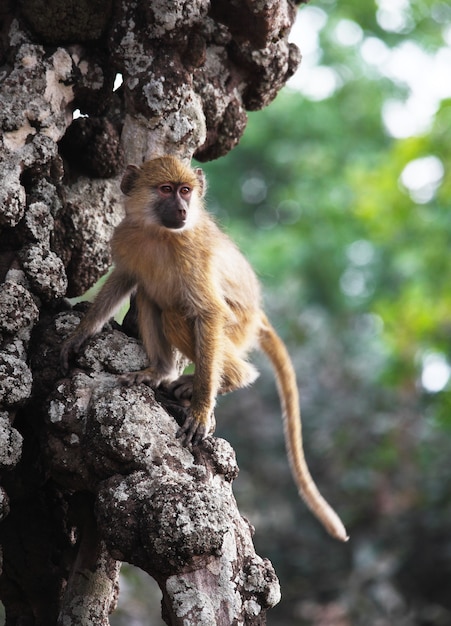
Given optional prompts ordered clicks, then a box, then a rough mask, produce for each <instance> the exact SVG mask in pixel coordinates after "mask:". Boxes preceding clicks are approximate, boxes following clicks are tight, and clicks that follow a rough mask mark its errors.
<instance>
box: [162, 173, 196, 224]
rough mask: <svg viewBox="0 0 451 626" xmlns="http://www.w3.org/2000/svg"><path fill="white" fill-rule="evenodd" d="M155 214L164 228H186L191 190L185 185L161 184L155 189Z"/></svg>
mask: <svg viewBox="0 0 451 626" xmlns="http://www.w3.org/2000/svg"><path fill="white" fill-rule="evenodd" d="M156 191H157V194H158V200H157V202H156V203H155V213H156V215H157V216H158V218H159V219H160V221H161V225H162V226H165V227H166V228H172V229H176V230H178V229H179V228H183V227H184V226H186V221H187V218H188V212H189V210H190V206H189V204H190V200H191V195H192V189H191V187H190V186H189V185H188V184H187V183H172V182H168V183H163V184H161V185H159V186H158V187H157V190H156Z"/></svg>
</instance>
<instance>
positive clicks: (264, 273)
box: [112, 0, 451, 626]
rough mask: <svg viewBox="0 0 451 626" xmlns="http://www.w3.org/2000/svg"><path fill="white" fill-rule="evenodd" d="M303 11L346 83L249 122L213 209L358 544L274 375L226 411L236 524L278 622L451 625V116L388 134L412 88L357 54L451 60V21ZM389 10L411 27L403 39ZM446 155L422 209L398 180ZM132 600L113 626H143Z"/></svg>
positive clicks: (425, 8)
mask: <svg viewBox="0 0 451 626" xmlns="http://www.w3.org/2000/svg"><path fill="white" fill-rule="evenodd" d="M389 4H391V6H389ZM306 10H314V11H317V12H318V13H317V17H319V18H321V19H322V20H323V22H324V23H323V26H322V28H321V29H320V30H319V43H320V58H319V59H318V63H319V64H320V65H321V66H325V67H327V68H330V69H332V70H333V71H334V72H335V75H336V76H337V77H338V83H339V85H338V87H337V88H336V89H335V90H334V91H333V93H331V94H330V95H329V97H327V98H324V99H321V100H313V99H309V98H308V97H306V96H305V95H303V94H302V93H300V92H299V91H295V90H293V89H289V88H287V89H285V90H284V91H283V92H282V93H281V94H280V95H279V96H278V98H277V99H276V101H275V102H274V103H273V104H272V105H271V106H270V107H269V108H268V109H266V110H264V111H261V112H257V113H252V114H250V116H249V124H248V127H247V130H246V132H245V136H244V138H243V139H242V141H241V143H240V145H239V146H238V147H237V148H236V149H235V150H234V151H233V152H232V153H230V154H229V155H228V156H227V157H225V158H223V159H220V160H219V161H217V162H213V163H211V164H207V165H206V166H205V169H206V172H207V177H208V180H209V192H208V206H209V208H210V210H211V211H212V212H214V213H215V214H216V216H217V219H218V221H219V222H220V223H221V224H222V225H223V226H224V228H225V229H226V230H228V231H229V233H230V234H231V235H232V237H233V238H234V239H235V240H236V241H237V242H238V244H239V245H240V247H241V249H242V250H243V251H244V252H245V254H246V255H247V256H248V258H249V259H250V260H251V262H252V264H253V265H254V267H255V268H256V270H257V272H258V274H259V276H260V278H261V280H262V283H263V285H264V293H265V305H266V308H267V310H268V313H269V315H270V317H271V319H272V320H273V322H274V324H275V326H276V327H277V328H278V330H279V332H280V334H281V335H282V336H283V338H284V340H285V341H286V343H287V346H288V347H289V350H290V352H291V354H292V356H293V360H294V362H295V366H296V369H297V371H298V375H299V383H300V389H301V395H302V408H303V421H304V433H305V448H306V454H307V456H308V462H309V464H310V466H311V469H312V473H313V474H314V476H315V478H316V480H317V482H318V484H319V486H320V489H321V490H322V491H323V493H324V495H325V496H326V497H327V498H328V499H329V500H330V501H331V503H332V504H333V505H334V507H335V508H336V509H337V511H338V512H339V513H340V515H341V516H342V518H343V519H344V521H345V523H346V525H347V528H348V531H349V533H350V535H351V540H350V542H349V543H348V544H346V545H338V544H336V543H335V542H334V541H333V540H331V539H330V538H328V537H327V536H326V535H325V534H324V532H323V531H322V529H321V528H319V527H318V524H317V523H316V521H315V520H314V519H313V518H312V516H311V515H310V514H309V513H308V512H307V511H306V510H305V507H304V505H303V504H302V503H301V502H299V500H298V497H297V494H296V493H295V489H294V487H293V485H292V481H291V477H290V475H289V471H288V467H287V463H286V458H285V452H284V447H283V439H282V428H281V424H280V418H279V407H278V401H277V397H276V395H275V387H274V383H273V378H272V374H271V372H270V371H269V370H268V367H267V365H266V364H265V362H264V361H263V360H261V361H258V363H259V366H260V369H261V370H262V376H261V378H260V381H259V382H257V384H256V385H255V386H254V387H253V388H252V389H250V390H245V391H240V392H236V393H235V394H232V396H230V397H227V398H225V399H223V401H222V402H221V403H220V406H219V408H218V412H217V419H218V432H217V434H219V435H220V436H224V437H226V438H227V439H229V440H230V441H231V443H232V445H233V446H234V447H235V449H236V451H237V457H238V463H239V465H240V467H241V474H240V477H239V478H238V480H237V481H236V495H237V499H238V501H239V505H240V509H241V510H242V511H243V513H244V514H245V515H246V516H247V517H249V519H250V520H251V522H252V523H253V524H254V525H255V527H256V535H255V542H256V544H257V549H258V552H259V554H261V555H262V556H268V557H269V558H270V559H271V561H272V562H273V564H274V566H275V568H276V571H277V573H278V575H279V577H280V580H281V585H282V592H283V599H282V602H281V604H280V605H279V607H277V608H276V609H275V610H274V611H272V612H271V613H270V614H269V616H268V623H269V624H272V625H273V626H296V625H301V624H302V625H303V624H315V625H317V626H320V625H321V626H333V625H336V626H348V625H353V626H355V625H362V626H373V625H374V626H376V625H378V626H380V625H382V626H385V625H392V624H396V625H401V626H404V625H406V626H407V625H409V626H410V625H423V624H424V625H425V626H426V625H442V624H443V625H444V624H450V623H451V596H450V594H449V589H450V585H451V534H450V532H449V519H450V513H451V510H450V509H451V505H450V503H451V493H450V476H451V472H450V470H449V451H450V445H451V437H450V429H451V410H450V409H451V397H450V391H449V385H448V384H443V385H438V387H440V388H439V389H438V390H435V391H432V390H431V389H430V385H429V388H426V387H425V385H424V384H422V380H423V383H424V380H425V379H424V375H425V372H426V369H425V368H426V365H427V364H428V363H430V362H431V360H432V362H438V363H440V364H441V365H442V372H443V371H445V373H446V366H447V362H448V358H449V353H450V341H451V324H450V310H451V289H450V286H449V285H450V276H451V257H450V254H449V244H450V239H451V212H450V198H451V176H450V161H451V101H450V100H446V99H442V101H441V102H440V103H439V105H438V108H437V110H436V112H435V115H433V116H431V123H430V126H429V127H428V128H427V129H426V130H424V131H422V132H421V133H418V132H417V133H415V134H411V135H410V136H405V137H402V138H396V137H393V136H391V134H390V133H389V132H388V131H387V130H386V128H385V125H384V116H383V111H384V106H385V105H386V103H387V102H389V101H390V100H393V99H397V100H399V101H406V100H407V99H408V98H409V95H410V94H409V86H408V84H407V83H406V82H403V81H401V80H399V79H398V80H394V79H393V78H391V77H390V76H388V75H387V73H386V72H384V71H382V69H381V66H379V64H378V61H377V59H373V60H372V62H371V63H369V62H368V61H365V58H364V56H363V55H362V46H363V43H364V42H365V41H368V40H369V39H372V40H373V41H374V39H376V40H379V42H381V41H382V42H384V46H385V49H386V50H388V51H393V50H396V49H398V48H399V47H400V46H402V45H405V43H406V42H414V43H415V45H416V46H419V47H420V48H421V49H422V50H423V51H424V52H426V53H427V54H429V55H430V56H431V57H432V56H433V55H435V54H436V53H437V51H438V50H441V49H444V48H447V50H448V51H450V48H449V44H450V41H451V29H450V27H449V26H448V24H449V23H450V21H451V8H450V5H449V4H448V3H446V2H441V1H439V0H410V2H409V1H408V0H405V1H402V0H398V1H397V2H392V3H388V4H387V3H386V2H385V1H383V0H380V2H378V3H375V2H372V1H366V2H361V1H360V0H315V2H312V3H311V4H310V5H308V7H306V8H301V9H300V11H301V20H302V12H303V11H306ZM384 11H385V15H386V14H387V11H388V12H390V11H392V12H393V11H394V12H395V13H396V11H398V14H399V15H400V16H401V18H402V19H401V20H400V22H399V24H398V25H396V24H395V25H396V28H394V27H393V25H392V26H391V27H387V21H385V22H384V19H383V16H384V15H383V14H384ZM343 20H349V21H351V22H352V24H351V26H352V25H354V27H355V25H358V26H359V27H360V33H361V34H360V39H358V38H357V39H358V41H356V42H355V43H353V44H347V45H344V44H343V43H339V41H338V39H337V29H338V28H339V25H340V24H343ZM395 22H396V20H395ZM381 23H383V24H384V26H385V28H383V27H382V26H381ZM345 24H346V22H345ZM348 26H349V23H348ZM446 42H448V44H447V43H446ZM299 45H300V47H301V51H302V41H301V42H299ZM447 45H448V47H447ZM450 58H451V56H450ZM412 63H414V58H412ZM380 65H382V62H381V64H380ZM301 71H304V70H303V69H302V68H301ZM305 71H306V72H307V71H309V70H308V68H306V69H305ZM418 71H420V68H418ZM427 78H428V77H427V76H425V77H424V79H425V89H427V80H426V79H427ZM442 80H447V81H450V82H451V65H450V68H449V75H448V76H447V77H446V76H445V77H443V78H442ZM448 92H449V93H451V89H450V90H448ZM431 156H433V157H436V159H439V161H440V162H441V164H442V166H443V176H442V177H441V181H439V183H438V184H436V185H435V187H434V188H433V190H432V191H431V192H430V193H429V192H427V190H426V193H425V195H423V196H422V197H420V196H421V194H420V196H418V194H417V195H415V193H414V192H412V190H409V189H408V188H407V187H406V186H405V185H404V184H403V182H402V180H403V179H402V174H403V171H404V169H405V167H406V166H407V165H408V164H409V163H411V162H412V161H415V160H416V159H421V158H424V157H431ZM423 163H424V162H423ZM420 191H421V190H420ZM423 191H424V189H423ZM425 198H426V201H425ZM433 371H434V370H432V372H433ZM430 372H431V370H429V373H430ZM437 375H438V374H437ZM422 377H423V378H422ZM445 382H446V381H445ZM122 602H123V604H122V605H121V608H120V610H119V612H118V613H117V615H116V618H115V619H116V620H117V621H116V622H113V621H112V623H116V624H119V623H129V622H127V621H123V622H121V621H120V620H121V619H122V618H121V615H122V616H124V615H126V611H127V606H126V605H127V602H128V600H125V601H124V600H123V601H122ZM124 602H125V604H124ZM130 602H131V601H130ZM130 602H129V606H131V605H130ZM138 604H139V602H138ZM146 615H147V616H148V613H146ZM123 619H125V618H123ZM146 619H147V620H149V619H152V618H149V617H147V618H146ZM133 623H136V624H141V623H143V624H144V623H152V624H159V623H160V622H159V621H158V618H155V621H146V620H144V621H136V622H133Z"/></svg>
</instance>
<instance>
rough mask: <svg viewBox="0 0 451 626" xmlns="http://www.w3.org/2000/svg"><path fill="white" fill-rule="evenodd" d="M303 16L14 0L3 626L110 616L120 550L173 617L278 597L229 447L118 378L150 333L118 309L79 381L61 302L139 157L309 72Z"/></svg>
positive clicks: (5, 120) (237, 614) (3, 101)
mask: <svg viewBox="0 0 451 626" xmlns="http://www.w3.org/2000/svg"><path fill="white" fill-rule="evenodd" d="M294 17H295V7H294V5H293V4H292V3H291V2H290V1H289V0H190V1H186V0H185V1H184V0H174V1H171V2H168V0H122V1H121V0H95V1H93V0H45V1H44V0H10V1H9V2H8V1H6V2H5V1H3V2H2V3H1V4H0V86H1V87H0V142H1V146H0V178H1V185H0V443H1V446H0V473H1V479H2V483H1V488H0V519H1V520H2V522H1V524H0V540H1V544H2V554H3V560H2V574H1V577H0V598H1V600H2V602H3V603H4V605H5V608H6V616H7V622H6V623H7V625H8V626H15V625H19V624H20V625H22V626H32V625H41V624H42V625H45V626H51V625H52V624H61V625H63V624H64V626H70V625H76V624H96V625H103V624H108V623H109V622H108V615H109V613H111V611H112V610H114V607H115V606H116V601H117V596H118V575H119V569H120V563H121V562H122V561H128V562H130V563H133V564H135V565H137V566H139V567H141V568H142V569H143V570H145V571H147V572H148V573H149V574H151V575H152V576H153V577H154V578H155V579H156V580H157V581H158V583H159V585H160V588H161V590H162V593H163V602H162V606H163V608H162V615H163V618H164V620H165V621H166V623H167V624H170V625H176V624H184V625H185V626H188V625H190V624H192V625H200V624H205V626H207V625H208V626H213V625H214V624H218V625H229V624H249V625H251V624H264V623H265V612H266V610H267V609H268V608H270V607H271V606H273V605H274V604H275V603H276V602H277V601H278V599H279V586H278V582H277V578H276V576H275V573H274V571H273V568H272V566H271V564H270V563H269V562H268V561H267V560H264V559H261V558H260V557H259V556H257V555H256V554H255V551H254V548H253V544H252V528H251V527H250V525H249V523H248V522H246V520H244V519H243V518H242V517H241V516H240V514H239V512H238V510H237V507H236V503H235V500H234V498H233V494H232V489H231V484H232V481H233V479H234V478H235V476H236V474H237V466H236V462H235V458H234V454H233V450H232V449H231V448H230V446H229V445H228V444H227V443H226V442H225V441H223V440H220V439H217V438H211V439H209V440H207V441H205V442H204V444H203V445H202V446H199V447H197V448H195V449H193V450H188V449H186V448H183V447H181V446H180V445H179V442H178V441H177V440H176V438H175V432H176V428H177V418H179V419H180V415H179V413H180V411H179V410H178V407H176V406H172V407H171V405H170V403H169V404H168V399H167V398H164V397H161V396H158V392H154V391H153V390H151V389H149V388H147V387H143V386H136V387H134V388H130V389H129V388H127V389H124V388H122V387H120V386H119V385H118V383H117V375H118V374H120V373H123V372H126V371H130V370H134V369H140V368H141V367H143V366H144V365H145V363H146V356H145V354H144V352H143V349H142V347H141V344H140V342H139V341H138V340H137V339H136V338H133V337H130V336H128V335H127V334H126V333H124V332H123V331H124V329H123V328H121V327H120V326H118V325H117V324H115V323H114V322H112V323H111V324H110V325H109V326H108V327H106V328H105V329H104V331H103V332H102V333H101V334H99V335H98V336H97V337H95V338H93V339H92V340H91V341H90V342H89V343H88V344H87V346H86V348H85V349H84V351H83V352H82V354H81V355H80V356H79V358H78V360H77V362H76V363H75V366H74V368H73V369H72V370H71V372H70V373H69V375H67V376H66V377H64V378H63V377H62V375H61V371H60V367H59V360H58V356H59V346H60V344H61V342H62V340H63V339H64V338H65V337H66V336H67V334H68V333H69V332H71V330H73V328H74V327H75V325H76V324H77V323H78V321H79V318H80V316H81V315H82V314H83V306H81V308H80V310H77V309H72V308H71V306H70V305H69V304H68V303H67V301H66V300H65V299H64V298H65V297H72V296H79V295H81V294H83V293H84V292H85V291H86V290H87V289H88V288H89V287H91V286H92V285H93V284H94V283H95V282H96V281H97V280H98V278H99V277H100V276H101V275H102V274H104V273H105V271H106V270H107V269H108V267H109V265H110V253H109V240H110V237H111V234H112V232H113V229H114V227H115V225H116V224H118V222H119V221H120V220H121V217H122V207H121V200H120V192H119V188H118V180H119V178H120V175H121V172H122V170H123V168H124V165H125V164H127V163H136V164H140V163H141V162H142V161H143V160H145V159H146V158H149V157H150V156H157V155H161V154H164V153H170V154H177V155H178V156H179V157H180V158H183V159H187V160H188V159H190V158H191V157H192V156H193V155H194V156H195V157H196V158H197V159H198V160H200V161H206V160H210V159H214V158H217V157H220V156H221V155H224V154H226V153H227V152H228V151H229V150H230V149H232V148H233V147H234V146H235V145H236V144H237V142H238V141H239V139H240V137H241V135H242V133H243V131H244V128H245V125H246V110H255V109H259V108H262V107H264V106H265V105H267V104H268V103H269V102H270V101H271V100H272V99H273V98H274V97H275V95H276V94H277V92H278V90H279V89H280V88H281V87H282V86H283V84H284V83H285V82H286V80H287V79H288V78H289V77H290V76H291V74H292V73H293V72H294V70H295V69H296V66H297V64H298V62H299V52H298V50H297V48H296V47H295V46H293V45H291V44H289V43H288V41H287V37H288V33H289V29H290V26H291V24H292V22H293V20H294ZM118 74H120V75H121V76H122V78H123V83H122V85H121V86H120V87H119V88H118V89H116V90H113V86H114V82H115V78H116V76H117V75H118ZM77 109H78V110H79V111H80V112H81V116H80V117H78V118H75V119H74V116H73V112H74V111H75V110H77ZM156 394H157V397H156ZM162 404H163V405H164V406H166V409H169V412H168V410H166V409H164V408H163V406H162Z"/></svg>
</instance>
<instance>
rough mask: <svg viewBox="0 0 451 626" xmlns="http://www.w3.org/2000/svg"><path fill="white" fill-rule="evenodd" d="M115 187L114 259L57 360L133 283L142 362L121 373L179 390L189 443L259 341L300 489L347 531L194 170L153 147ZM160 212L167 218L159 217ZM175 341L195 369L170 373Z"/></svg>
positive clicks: (245, 368) (250, 373)
mask: <svg viewBox="0 0 451 626" xmlns="http://www.w3.org/2000/svg"><path fill="white" fill-rule="evenodd" d="M122 189H123V191H124V192H125V193H126V200H125V209H126V217H125V218H124V220H123V221H122V223H121V224H120V225H119V226H118V227H117V228H116V230H115V233H114V236H113V240H112V252H113V259H114V263H115V269H114V270H113V272H112V274H111V275H110V277H109V279H108V280H107V282H106V283H105V285H104V287H103V289H102V290H101V292H100V294H99V296H98V297H97V299H96V301H95V303H94V304H93V306H92V307H91V309H90V310H89V312H88V314H87V315H86V317H85V318H84V319H83V321H82V322H81V324H80V326H79V328H78V329H77V331H76V332H75V334H74V335H73V336H72V337H71V338H69V339H68V340H67V342H66V343H65V345H64V346H63V350H62V363H63V366H64V367H67V362H68V359H69V357H70V355H71V353H73V352H77V351H78V349H79V348H80V346H81V344H82V343H83V341H85V339H87V338H88V337H90V336H91V335H93V334H94V333H95V332H97V331H98V330H100V328H101V327H102V325H103V324H104V322H105V321H106V320H107V319H108V318H109V317H110V316H111V314H112V312H113V311H114V310H115V309H116V308H117V306H118V305H119V303H120V301H121V300H122V299H123V298H125V297H127V296H128V295H129V294H130V293H131V292H132V291H135V290H136V295H137V308H138V325H139V329H140V333H141V337H142V340H143V343H144V346H145V348H146V351H147V353H148V356H149V361H150V364H149V367H148V368H146V369H145V370H143V371H141V372H131V373H130V374H126V375H125V376H124V377H123V380H124V382H125V383H127V384H132V383H135V382H137V383H139V382H144V383H146V384H151V385H160V384H164V385H166V386H168V387H169V388H170V389H171V390H172V391H173V393H174V394H175V395H177V396H178V397H180V398H188V399H189V400H190V409H189V414H188V417H187V420H186V422H185V424H184V425H183V426H182V427H181V428H180V430H179V433H178V436H180V437H181V438H182V439H183V441H184V442H185V443H186V444H190V443H194V444H196V443H199V442H200V441H201V440H202V438H203V437H205V436H206V435H208V433H209V432H210V430H211V427H212V420H213V410H214V405H215V399H216V396H217V394H218V393H224V392H228V391H232V390H234V389H237V388H239V387H243V386H245V385H248V384H250V383H252V382H253V381H254V380H255V378H256V376H257V372H256V370H255V369H254V367H253V366H252V365H251V364H249V363H248V362H247V361H246V356H247V354H248V352H249V351H250V350H251V349H252V348H255V347H258V346H260V347H261V348H262V350H263V351H264V352H265V353H266V354H267V355H268V357H269V358H270V360H271V362H272V364H273V366H274V369H275V372H276V378H277V385H278V390H279V394H280V398H281V403H282V409H283V415H284V424H285V437H286V443H287V450H288V455H289V458H290V463H291V468H292V471H293V475H294V478H295V480H296V483H297V486H298V489H299V492H300V494H301V496H302V497H303V498H304V500H305V501H306V503H307V505H308V506H309V507H310V509H311V510H312V511H313V512H314V513H315V515H316V516H317V517H318V518H319V519H320V520H321V522H322V523H323V524H324V526H325V527H326V529H327V530H328V531H329V532H330V533H331V534H332V535H333V536H335V537H337V538H339V539H341V540H346V538H347V535H346V531H345V529H344V527H343V524H342V523H341V521H340V519H339V518H338V516H337V515H336V513H335V512H334V511H333V510H332V509H331V507H330V506H329V505H328V504H327V502H326V501H325V500H324V499H323V498H322V496H321V495H320V493H319V492H318V489H317V488H316V486H315V484H314V482H313V480H312V478H311V476H310V473H309V471H308V468H307V465H306V462H305V459H304V454H303V448H302V436H301V422H300V411H299V398H298V390H297V384H296V377H295V373H294V370H293V366H292V364H291V361H290V358H289V355H288V352H287V350H286V348H285V346H284V344H283V342H282V341H281V339H280V338H279V337H278V336H277V334H276V333H275V331H274V329H273V328H272V326H271V325H270V323H269V322H268V320H267V318H266V315H265V314H264V313H263V311H262V309H261V303H260V287H259V283H258V281H257V278H256V276H255V273H254V272H253V270H252V268H251V267H250V265H249V264H248V262H247V261H246V259H245V258H244V257H243V256H242V254H241V253H240V252H239V251H238V249H237V248H236V246H235V245H234V244H233V242H232V241H231V240H230V239H229V238H228V237H227V236H226V235H225V234H224V233H223V232H222V231H221V230H220V229H219V228H218V227H217V225H216V224H215V222H214V221H213V220H212V218H211V217H210V216H209V215H208V213H207V212H206V211H205V209H204V207H203V203H202V196H203V193H204V180H203V175H202V173H201V171H200V170H192V169H191V168H189V167H186V166H184V165H183V164H182V163H181V162H180V161H179V160H178V159H176V158H174V157H161V158H159V159H154V160H152V161H148V162H147V163H145V164H144V165H143V166H142V168H140V169H139V168H135V167H132V166H129V168H128V169H127V171H126V174H125V176H124V179H123V182H122ZM165 220H166V221H167V222H168V221H169V222H170V223H171V224H172V223H175V224H176V227H175V228H172V227H171V228H169V227H166V226H164V225H163V223H162V222H163V221H165ZM174 349H178V350H179V351H180V352H182V353H183V354H184V355H185V356H186V357H188V358H189V359H190V360H191V361H193V362H194V364H195V372H194V375H185V376H181V377H178V375H177V372H176V368H175V359H174Z"/></svg>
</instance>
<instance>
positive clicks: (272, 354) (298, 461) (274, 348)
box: [259, 314, 349, 541]
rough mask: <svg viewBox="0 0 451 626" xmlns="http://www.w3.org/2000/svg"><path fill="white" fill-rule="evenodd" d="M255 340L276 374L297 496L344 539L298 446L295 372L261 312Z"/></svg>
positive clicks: (344, 532) (323, 522) (297, 398)
mask: <svg viewBox="0 0 451 626" xmlns="http://www.w3.org/2000/svg"><path fill="white" fill-rule="evenodd" d="M259 340H260V346H261V348H262V350H263V351H264V352H265V354H267V355H268V358H269V359H270V361H271V363H272V365H273V367H274V371H275V374H276V381H277V388H278V391H279V397H280V403H281V405H282V414H283V423H284V432H285V444H286V447H287V453H288V458H289V461H290V465H291V471H292V474H293V477H294V480H295V483H296V485H297V488H298V491H299V495H300V496H301V497H302V499H303V500H304V502H305V503H306V504H307V506H308V507H309V509H310V510H311V511H312V513H313V514H314V515H315V516H316V517H317V518H318V519H319V521H320V522H321V523H322V524H323V526H324V527H325V529H326V530H327V531H328V532H329V533H330V534H331V535H332V537H335V538H336V539H340V540H341V541H347V540H348V539H349V537H348V535H347V532H346V529H345V527H344V526H343V523H342V521H341V520H340V518H339V517H338V515H337V514H336V513H335V511H334V510H333V509H332V507H331V506H330V505H329V504H328V503H327V502H326V500H325V499H324V498H323V496H322V495H321V494H320V492H319V491H318V488H317V486H316V485H315V483H314V481H313V478H312V477H311V475H310V472H309V469H308V467H307V463H306V461H305V457H304V450H303V445H302V426H301V412H300V408H299V393H298V388H297V383H296V374H295V372H294V368H293V365H292V362H291V359H290V356H289V354H288V351H287V349H286V347H285V344H284V343H283V341H282V340H281V339H280V337H279V336H278V335H277V333H276V331H275V330H274V328H273V327H272V326H271V324H270V323H269V321H268V319H267V317H266V315H264V314H263V316H262V327H261V330H260V336H259Z"/></svg>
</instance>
